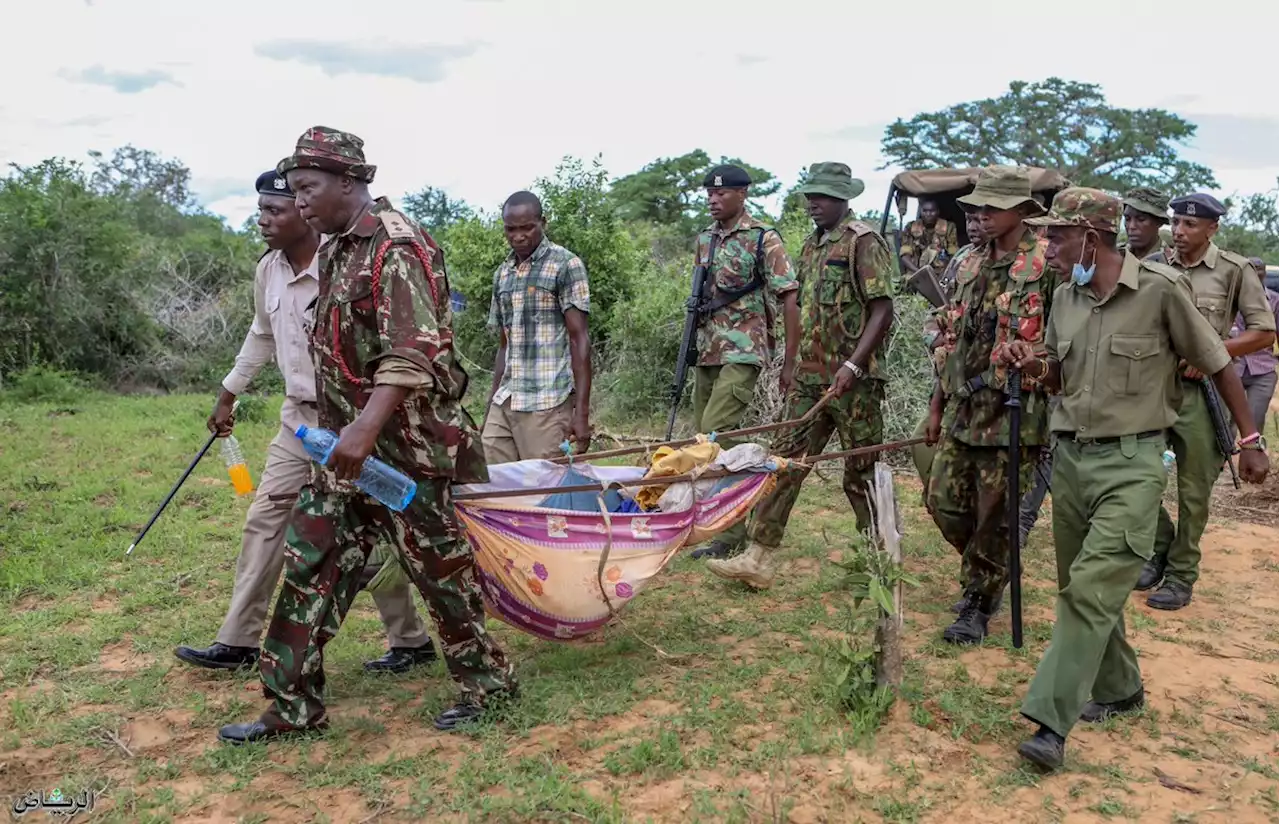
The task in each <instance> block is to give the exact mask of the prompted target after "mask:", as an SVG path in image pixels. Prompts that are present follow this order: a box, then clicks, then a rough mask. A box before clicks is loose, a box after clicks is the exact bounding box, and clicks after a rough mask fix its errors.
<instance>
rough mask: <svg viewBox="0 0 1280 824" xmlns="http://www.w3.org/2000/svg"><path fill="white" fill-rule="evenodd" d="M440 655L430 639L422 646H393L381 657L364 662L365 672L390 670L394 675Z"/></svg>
mask: <svg viewBox="0 0 1280 824" xmlns="http://www.w3.org/2000/svg"><path fill="white" fill-rule="evenodd" d="M438 657H439V656H438V655H436V648H435V647H434V646H433V645H432V644H431V642H430V641H428V642H427V643H425V644H423V645H422V646H420V647H392V648H391V649H389V650H387V652H386V654H385V655H383V656H382V657H381V658H375V659H374V660H372V661H365V662H364V671H365V672H389V673H392V674H394V675H400V674H401V673H405V672H408V671H409V670H411V669H413V668H414V667H416V666H418V665H419V664H430V663H431V662H432V661H435V660H436V659H437V658H438Z"/></svg>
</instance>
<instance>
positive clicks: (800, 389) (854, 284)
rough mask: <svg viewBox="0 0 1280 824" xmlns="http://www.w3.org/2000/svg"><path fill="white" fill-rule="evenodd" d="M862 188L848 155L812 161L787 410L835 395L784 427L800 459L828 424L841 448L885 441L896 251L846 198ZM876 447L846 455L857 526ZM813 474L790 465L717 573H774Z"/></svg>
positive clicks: (763, 582) (823, 436)
mask: <svg viewBox="0 0 1280 824" xmlns="http://www.w3.org/2000/svg"><path fill="white" fill-rule="evenodd" d="M862 189H863V183H862V181H861V180H854V179H853V177H852V175H851V174H850V171H849V167H848V166H846V165H844V164H843V163H815V164H814V165H813V166H811V167H810V168H809V178H808V180H807V181H806V182H805V184H804V185H803V186H802V187H800V193H801V194H803V195H804V196H805V198H806V200H808V203H809V216H810V217H812V218H813V222H814V224H815V225H816V227H817V228H816V229H815V230H814V231H813V233H812V234H810V235H809V237H807V238H806V239H805V242H804V249H803V250H802V251H801V253H800V265H799V280H800V283H801V289H802V290H803V291H804V296H803V299H802V301H801V303H802V304H803V306H804V309H803V312H804V316H803V317H804V320H803V325H802V327H801V333H800V364H799V366H798V368H797V372H796V382H795V386H794V387H792V389H791V392H790V393H789V394H788V395H787V407H786V413H785V414H784V416H783V417H784V419H786V420H791V419H794V418H799V417H802V416H803V415H805V414H806V413H808V412H809V410H811V409H813V407H814V406H815V405H816V404H817V403H818V402H819V401H820V400H821V399H822V397H823V395H825V394H826V392H827V390H828V387H829V388H830V391H831V392H832V393H833V394H834V395H835V396H836V397H835V399H834V400H832V401H831V402H830V403H829V404H828V405H827V406H825V407H824V408H823V409H822V410H821V411H820V412H818V413H817V415H815V417H814V418H813V419H812V420H810V421H808V422H807V423H805V424H803V425H801V426H797V427H794V428H792V429H788V430H785V431H783V432H782V434H781V435H780V436H779V438H778V440H777V442H776V443H775V444H774V447H773V452H774V454H776V455H781V456H783V457H786V458H791V459H800V460H802V459H803V458H804V456H806V455H815V454H817V453H819V452H821V451H822V450H823V448H824V447H825V446H826V445H827V441H828V440H829V439H830V438H831V434H832V432H836V433H839V435H840V446H841V448H842V449H854V448H856V447H860V446H870V445H872V444H878V443H880V442H881V439H882V436H883V434H884V419H883V417H882V415H881V410H880V404H881V403H882V402H883V401H884V380H885V378H884V374H883V373H882V372H881V368H880V366H881V363H882V362H883V361H884V357H885V337H886V335H887V333H888V331H889V327H890V325H891V324H892V323H893V299H892V297H891V295H892V290H893V255H892V252H890V250H889V245H888V244H887V243H885V241H884V238H882V237H880V235H878V234H876V232H875V230H874V229H872V228H871V227H870V226H868V225H867V224H865V223H863V222H862V221H859V220H856V219H854V217H853V213H852V212H851V211H849V201H850V200H852V199H853V198H855V197H857V196H858V195H859V194H860V193H861V192H862ZM874 465H875V458H874V456H869V457H866V458H848V459H846V461H845V466H844V483H843V486H844V494H845V496H846V497H848V499H849V503H850V504H851V505H852V506H853V511H854V514H855V515H856V517H857V521H858V528H859V529H860V530H866V529H868V528H869V527H870V526H871V506H870V503H869V501H868V498H867V484H868V483H870V482H871V480H872V467H874ZM808 474H809V472H808V470H807V469H805V468H803V467H794V468H793V469H791V470H790V471H788V472H786V473H784V474H783V476H782V477H781V478H780V479H779V482H778V486H777V488H776V489H775V490H774V491H773V492H772V493H771V494H770V495H769V497H767V498H765V499H764V500H763V501H762V502H761V503H760V504H759V505H758V506H757V507H756V510H755V518H754V522H753V524H752V529H751V537H752V541H751V545H750V546H749V547H748V548H747V550H746V551H745V552H743V553H742V554H741V555H738V556H737V557H735V558H730V559H728V560H713V561H709V562H707V567H708V568H709V569H710V570H711V571H712V572H714V573H715V574H716V575H719V576H720V577H721V578H728V579H730V580H735V581H743V582H744V583H746V584H748V585H750V586H752V587H755V588H756V589H764V588H767V587H768V586H769V585H770V584H772V583H773V566H772V564H771V563H770V561H769V557H770V556H771V555H773V554H774V553H775V552H776V551H777V548H778V545H779V544H781V542H782V535H783V532H784V531H785V530H786V527H787V520H788V518H790V516H791V509H792V507H793V506H795V502H796V498H797V497H798V496H799V494H800V485H801V484H802V483H803V482H804V479H805V477H806V476H807V475H808Z"/></svg>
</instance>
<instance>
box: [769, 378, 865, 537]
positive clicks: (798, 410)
mask: <svg viewBox="0 0 1280 824" xmlns="http://www.w3.org/2000/svg"><path fill="white" fill-rule="evenodd" d="M826 392H827V386H826V385H825V384H818V383H802V382H797V383H796V385H795V387H794V388H793V389H792V390H791V392H790V393H788V395H787V406H786V411H785V412H784V413H783V420H794V419H796V418H801V417H804V416H805V415H807V414H808V413H809V410H811V409H813V407H815V406H817V405H818V402H819V401H821V400H822V396H823V395H825V394H826ZM883 401H884V382H883V381H877V380H870V379H867V380H861V381H858V382H856V383H855V384H854V385H853V387H852V388H851V389H850V390H849V391H848V392H846V393H845V394H844V396H843V397H839V398H836V399H834V400H832V401H831V402H830V403H829V404H827V406H825V407H824V408H823V409H822V410H821V411H820V412H818V414H816V415H814V416H813V418H812V419H810V420H809V421H807V422H806V423H803V424H801V425H799V426H794V427H791V428H789V429H784V430H782V431H781V432H779V433H778V436H777V438H776V439H775V440H774V442H773V450H772V451H773V454H775V455H777V456H779V457H782V458H789V459H793V460H794V459H799V458H801V457H802V456H804V455H817V454H819V453H820V452H822V450H823V449H825V448H826V446H827V441H829V440H831V435H832V433H838V434H839V436H840V449H841V450H845V449H857V448H858V447H860V446H873V445H875V444H878V443H881V442H882V440H883V437H884V415H883V414H882V413H881V410H880V405H881V403H883ZM875 465H876V456H875V455H867V456H865V457H862V458H845V460H844V476H843V478H842V479H841V486H842V487H843V488H844V495H845V497H846V498H848V499H849V505H850V506H851V507H853V514H854V517H855V518H856V519H857V524H858V531H859V532H864V531H866V530H868V529H870V528H871V525H872V524H871V502H870V498H869V497H868V492H867V484H869V483H872V482H873V481H874V480H875ZM809 471H810V470H809V469H807V468H805V467H799V466H796V467H791V468H789V469H787V470H786V471H785V472H782V473H780V474H779V477H778V485H777V487H775V488H774V490H773V492H771V493H769V496H768V497H766V498H765V499H764V500H763V501H761V502H760V503H758V504H756V509H755V515H754V517H753V519H752V523H751V538H752V540H754V541H756V542H757V543H760V544H764V545H765V546H767V547H775V548H776V547H778V546H779V545H781V543H782V536H783V534H784V533H785V532H786V530H787V521H788V520H790V518H791V510H792V508H793V507H794V506H795V505H796V499H797V498H799V497H800V487H801V485H802V484H803V483H804V479H805V478H807V477H808V476H809Z"/></svg>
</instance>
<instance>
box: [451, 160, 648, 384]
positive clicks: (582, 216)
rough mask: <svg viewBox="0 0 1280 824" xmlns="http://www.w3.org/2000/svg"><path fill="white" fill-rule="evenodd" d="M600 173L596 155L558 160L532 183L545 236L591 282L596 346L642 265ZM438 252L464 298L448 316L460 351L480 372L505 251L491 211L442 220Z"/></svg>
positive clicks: (490, 352)
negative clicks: (574, 258) (578, 261)
mask: <svg viewBox="0 0 1280 824" xmlns="http://www.w3.org/2000/svg"><path fill="white" fill-rule="evenodd" d="M607 182H608V174H607V173H606V172H605V170H604V167H603V166H601V164H600V161H599V159H596V160H595V161H594V162H593V163H591V164H590V165H587V164H585V163H583V162H582V161H581V160H577V159H575V158H565V159H564V160H563V161H561V163H560V164H559V165H558V166H557V167H556V170H555V172H554V174H552V175H551V176H550V177H547V178H541V179H539V180H538V181H536V182H535V184H534V186H533V190H534V191H535V192H536V193H537V194H538V195H539V197H541V198H542V206H543V212H544V214H545V216H546V218H547V237H548V238H550V239H551V240H553V241H554V242H556V243H558V244H560V245H561V246H564V247H566V248H568V249H570V250H572V251H573V252H574V253H576V254H577V255H578V256H579V257H581V258H582V262H583V263H584V264H585V265H586V267H587V276H588V278H589V280H590V283H591V319H590V324H591V335H592V339H593V342H594V343H595V345H596V346H597V347H598V348H599V347H603V346H604V345H605V344H606V342H607V341H608V339H609V333H610V330H611V329H612V328H613V313H614V310H615V307H617V306H618V305H619V304H620V303H622V302H625V301H626V300H627V299H629V298H630V296H631V295H632V294H633V284H634V282H635V280H636V277H637V275H638V273H639V272H640V270H641V268H642V267H643V266H644V263H645V255H644V253H643V252H642V248H641V246H640V244H639V243H637V242H636V241H635V240H634V239H633V238H632V237H631V235H630V234H629V233H628V232H627V231H626V228H625V226H624V224H623V222H622V221H621V219H620V218H619V217H618V215H617V213H616V212H615V211H614V209H613V202H612V201H611V200H610V198H609V194H608V189H607V188H606V187H607ZM437 240H438V241H439V242H440V245H441V247H443V249H444V252H445V263H446V265H447V267H448V270H449V281H450V286H451V288H452V289H453V290H454V291H456V292H458V293H459V294H460V295H461V296H462V297H463V298H464V299H465V301H466V308H465V309H463V310H462V311H460V312H457V313H456V314H455V315H454V324H455V329H456V333H457V339H458V342H459V346H460V348H461V350H462V352H463V354H464V355H465V356H466V357H467V358H468V359H469V360H471V361H472V363H473V364H475V365H479V366H480V367H481V368H483V369H489V368H490V367H491V366H492V364H493V356H494V354H495V353H496V351H497V346H498V340H497V336H495V335H493V334H492V333H490V332H489V331H488V329H487V322H488V317H489V304H490V302H491V301H492V297H493V274H494V271H495V270H496V269H497V268H498V266H499V265H500V264H501V263H502V261H503V260H504V259H505V258H506V256H507V254H508V252H509V251H510V250H509V248H508V246H507V242H506V238H505V237H504V236H503V234H502V222H501V220H500V218H499V217H498V216H497V215H475V216H471V217H467V218H465V219H463V220H460V221H458V222H456V223H453V224H450V225H447V226H446V227H445V228H444V229H443V230H442V231H441V232H440V234H439V235H438V236H437Z"/></svg>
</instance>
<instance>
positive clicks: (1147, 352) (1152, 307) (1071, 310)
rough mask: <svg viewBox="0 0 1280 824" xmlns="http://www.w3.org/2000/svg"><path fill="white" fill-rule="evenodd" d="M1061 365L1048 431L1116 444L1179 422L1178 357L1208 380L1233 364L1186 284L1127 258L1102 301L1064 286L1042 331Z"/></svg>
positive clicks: (1158, 266)
mask: <svg viewBox="0 0 1280 824" xmlns="http://www.w3.org/2000/svg"><path fill="white" fill-rule="evenodd" d="M1045 348H1046V349H1047V350H1048V354H1049V358H1050V359H1051V360H1056V361H1058V362H1059V363H1061V364H1062V396H1063V400H1062V405H1061V406H1059V407H1058V408H1057V409H1055V410H1054V411H1053V416H1052V420H1051V422H1050V427H1051V428H1052V429H1053V430H1054V431H1055V432H1064V433H1070V434H1071V435H1073V436H1074V437H1076V438H1114V437H1119V436H1121V435H1136V434H1138V433H1140V432H1151V431H1154V430H1158V429H1167V428H1168V427H1170V426H1173V424H1174V422H1175V421H1177V419H1178V409H1179V407H1180V406H1181V401H1182V387H1181V384H1180V381H1179V380H1178V359H1179V358H1184V359H1186V361H1187V362H1188V363H1190V364H1191V365H1192V366H1194V367H1195V368H1197V369H1199V370H1200V371H1201V372H1204V373H1205V374H1206V375H1212V374H1214V373H1216V372H1218V371H1220V370H1222V369H1223V368H1225V367H1226V366H1227V365H1228V364H1229V363H1231V358H1230V356H1229V355H1227V348H1226V347H1225V346H1224V345H1223V343H1222V341H1221V340H1220V339H1219V338H1218V336H1217V335H1216V334H1215V333H1214V330H1213V328H1212V327H1211V326H1210V325H1209V324H1208V323H1206V322H1205V320H1204V318H1203V317H1201V316H1200V313H1199V312H1197V311H1196V305H1195V303H1194V302H1193V300H1192V297H1191V289H1190V286H1189V284H1188V283H1187V279H1186V278H1184V277H1181V276H1179V274H1178V273H1177V271H1175V270H1173V269H1171V268H1170V267H1167V266H1164V265H1163V264H1160V263H1153V262H1150V261H1145V260H1143V261H1140V260H1138V259H1137V258H1136V257H1134V256H1133V255H1131V254H1129V253H1127V252H1126V253H1125V256H1124V268H1123V269H1121V271H1120V281H1119V282H1118V283H1117V284H1116V288H1115V290H1114V291H1113V292H1112V293H1111V294H1110V295H1108V296H1106V297H1104V298H1101V299H1099V298H1098V297H1096V296H1095V295H1094V294H1093V290H1092V289H1090V288H1089V287H1088V286H1076V285H1074V284H1072V283H1064V284H1062V285H1061V286H1059V287H1058V289H1057V291H1056V292H1055V293H1054V296H1053V312H1052V313H1051V314H1050V315H1049V325H1048V329H1047V330H1046V333H1045Z"/></svg>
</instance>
